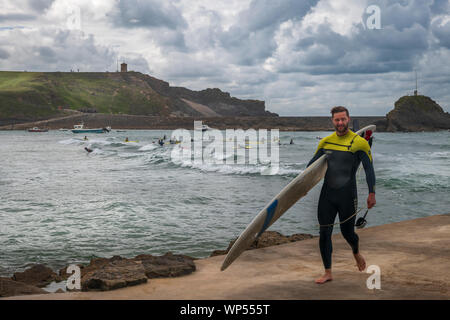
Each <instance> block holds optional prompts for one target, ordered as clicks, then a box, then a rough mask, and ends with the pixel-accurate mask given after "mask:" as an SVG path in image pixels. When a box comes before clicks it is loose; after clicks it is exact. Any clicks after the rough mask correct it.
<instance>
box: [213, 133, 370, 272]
mask: <svg viewBox="0 0 450 320" xmlns="http://www.w3.org/2000/svg"><path fill="white" fill-rule="evenodd" d="M375 129H376V126H375V125H370V126H367V127H364V128H362V129H361V130H358V131H357V132H356V134H358V135H360V136H362V137H364V135H365V134H366V131H369V130H370V131H372V132H374V131H375ZM327 168H328V165H327V161H326V155H322V156H321V157H320V158H319V159H317V160H316V161H314V163H312V164H311V165H310V166H309V167H308V168H307V169H306V170H305V171H303V172H302V173H300V174H299V175H298V176H297V177H296V178H295V179H294V180H292V181H291V182H290V183H289V184H288V185H287V186H286V187H284V188H283V190H281V191H280V193H279V194H277V195H276V196H275V198H273V199H272V200H271V201H270V202H269V203H268V204H267V205H266V206H265V207H264V208H263V209H262V210H261V211H260V212H259V213H258V214H257V215H256V216H255V218H254V219H253V220H252V221H251V222H250V224H249V225H248V226H247V228H245V230H244V231H243V232H242V233H241V235H240V236H239V237H238V239H237V240H236V241H235V243H234V244H233V246H232V247H231V249H230V251H229V252H228V254H227V256H226V257H225V260H224V261H223V263H222V267H221V268H220V270H221V271H223V270H225V269H226V268H228V267H229V266H230V264H231V263H233V261H234V260H236V259H237V258H238V257H239V256H240V255H241V253H242V252H243V251H245V249H247V248H248V247H249V246H250V245H251V244H252V243H253V241H255V240H256V239H257V238H258V237H259V236H260V235H261V234H262V233H263V232H264V231H265V230H266V229H267V228H269V227H270V226H271V225H272V224H273V223H274V222H275V221H277V220H278V219H279V218H280V217H281V216H282V215H283V214H284V213H285V212H286V211H287V210H288V209H289V208H290V207H292V206H293V205H294V204H295V203H296V202H297V201H298V200H300V199H301V198H303V197H304V196H305V195H306V194H307V193H308V192H309V190H311V189H312V188H313V187H314V186H315V185H316V184H318V183H319V182H320V180H322V179H323V177H324V176H325V173H326V171H327Z"/></svg>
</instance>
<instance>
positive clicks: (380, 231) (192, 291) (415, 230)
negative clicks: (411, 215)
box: [7, 214, 450, 300]
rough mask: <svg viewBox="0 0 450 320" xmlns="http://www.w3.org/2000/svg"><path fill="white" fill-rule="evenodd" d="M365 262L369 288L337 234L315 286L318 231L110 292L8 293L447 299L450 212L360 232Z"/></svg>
mask: <svg viewBox="0 0 450 320" xmlns="http://www.w3.org/2000/svg"><path fill="white" fill-rule="evenodd" d="M358 234H359V236H360V243H361V253H362V254H363V256H364V257H365V259H366V262H367V266H370V265H377V266H379V268H380V271H381V289H368V288H367V284H366V282H367V279H368V278H369V277H370V276H371V275H372V274H369V273H366V272H359V271H357V268H356V265H355V262H354V259H353V256H352V253H351V250H350V249H349V247H348V245H347V243H346V242H345V240H344V239H343V238H342V236H341V234H335V235H334V236H333V247H334V252H333V275H334V280H333V281H331V282H328V283H326V284H324V285H317V284H315V283H314V279H315V278H316V277H318V276H320V275H321V272H322V262H321V258H320V253H319V249H318V243H317V242H318V238H313V239H308V240H303V241H298V242H293V243H288V244H283V245H279V246H272V247H268V248H262V249H256V250H250V251H246V252H244V253H243V254H242V256H241V257H240V258H239V259H238V260H237V261H235V262H234V263H233V264H232V265H231V266H230V267H229V268H228V269H227V270H225V271H224V272H221V271H220V266H221V264H222V261H223V259H224V256H216V257H211V258H205V259H200V260H196V261H195V264H196V266H197V271H196V272H194V273H193V274H190V275H188V276H184V277H180V278H170V279H151V280H149V281H148V283H146V284H142V285H138V286H134V287H128V288H123V289H118V290H114V291H107V292H70V293H58V294H56V293H53V294H45V295H29V296H16V297H9V298H7V299H33V300H34V299H36V300H42V299H44V300H52V299H55V300H59V299H62V300H71V299H81V300H105V299H108V300H109V299H135V300H136V299H137V300H142V299H151V300H159V299H179V300H184V299H194V300H197V299H202V300H203V299H204V300H208V299H225V300H226V299H269V300H271V299H352V300H353V299H449V298H450V292H449V287H450V277H449V269H448V266H449V263H450V214H444V215H434V216H429V217H425V218H419V219H414V220H408V221H402V222H397V223H392V224H386V225H381V226H376V227H369V228H366V229H363V230H360V231H358Z"/></svg>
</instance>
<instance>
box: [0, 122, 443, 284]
mask: <svg viewBox="0 0 450 320" xmlns="http://www.w3.org/2000/svg"><path fill="white" fill-rule="evenodd" d="M171 133H172V131H155V130H126V132H117V131H115V130H113V131H112V132H110V133H105V134H91V135H87V137H88V140H87V141H85V140H83V138H84V136H85V134H82V135H77V134H73V133H72V132H70V131H67V132H62V131H49V132H47V133H29V132H25V131H2V132H0V146H1V147H0V159H1V166H0V194H1V202H0V276H11V274H12V273H13V272H16V271H21V270H24V269H25V268H26V267H27V266H29V265H30V264H33V263H42V264H46V265H48V266H49V267H51V268H53V269H55V270H57V269H58V268H62V267H64V266H66V265H68V264H71V263H86V262H88V261H89V260H90V259H91V258H93V257H111V256H113V255H121V256H123V257H134V256H136V255H138V254H152V255H160V254H164V253H166V252H168V251H171V252H173V253H176V254H186V255H190V256H194V257H198V258H201V257H207V256H209V255H210V254H211V252H212V251H213V250H216V249H225V248H226V247H227V246H228V243H229V242H230V241H231V240H232V239H234V238H235V237H237V236H238V235H239V234H240V233H241V232H242V231H243V229H244V228H245V227H246V226H247V224H248V223H249V222H250V221H251V220H252V219H253V217H254V216H255V215H256V214H257V213H258V212H259V211H260V210H261V209H262V208H263V207H264V206H265V205H266V204H267V203H268V201H270V200H271V199H272V198H273V197H274V196H275V195H276V194H277V193H278V192H279V191H280V190H281V189H282V188H283V187H284V186H286V185H287V184H288V183H289V182H290V181H291V180H292V179H294V178H295V177H296V176H297V175H298V174H299V173H301V172H302V171H303V170H304V169H305V167H306V164H307V163H308V161H309V160H310V159H311V158H312V156H313V154H314V152H315V150H316V147H317V144H318V142H319V139H318V138H319V137H325V136H326V135H328V134H330V132H280V142H281V145H279V158H280V164H279V170H278V172H276V174H273V175H264V174H261V172H262V169H264V167H265V166H267V164H264V163H261V162H259V161H258V162H257V163H255V164H250V163H247V164H239V165H238V164H211V163H193V162H190V161H184V160H182V159H180V158H176V157H173V149H174V148H180V145H166V146H163V147H161V146H159V145H158V144H157V143H155V142H157V140H158V138H161V137H163V136H164V135H166V136H167V137H168V138H169V137H170V136H171ZM126 137H128V139H129V140H131V141H137V142H128V143H126V142H124V140H125V138H126ZM291 139H293V142H294V144H289V142H290V140H291ZM85 147H88V148H90V149H92V150H93V152H91V153H87V152H86V151H85V149H84V148H85ZM372 153H373V162H374V167H375V174H376V180H377V183H376V200H377V205H376V206H375V207H374V208H373V209H372V210H370V211H369V214H368V215H367V218H366V219H367V220H368V226H376V225H382V224H387V223H392V222H397V221H402V220H407V219H414V218H418V217H425V216H430V215H435V214H443V213H449V212H450V197H449V195H450V132H447V131H441V132H434V133H376V135H375V138H374V144H373V148H372ZM223 157H224V159H226V158H229V157H235V155H234V154H225V155H224V156H223ZM357 180H358V196H359V207H360V208H362V211H361V214H362V213H364V211H365V210H364V208H365V206H366V199H367V193H368V189H367V184H366V182H365V173H364V170H362V169H361V170H359V171H358V173H357ZM321 184H322V183H319V184H318V185H317V186H316V187H315V188H314V189H312V190H311V191H310V192H309V193H308V195H307V196H305V197H304V198H303V199H301V200H300V201H299V202H298V203H297V204H295V205H294V206H293V207H292V208H291V209H289V211H288V212H286V213H285V215H283V216H282V217H281V218H280V219H279V220H278V221H277V222H276V223H275V224H274V225H272V226H271V227H270V229H269V230H273V231H278V232H281V233H283V234H285V235H290V234H294V233H310V234H314V235H317V234H318V230H319V228H318V225H317V224H318V222H317V202H318V199H319V193H320V187H321ZM334 232H339V227H336V228H335V230H334Z"/></svg>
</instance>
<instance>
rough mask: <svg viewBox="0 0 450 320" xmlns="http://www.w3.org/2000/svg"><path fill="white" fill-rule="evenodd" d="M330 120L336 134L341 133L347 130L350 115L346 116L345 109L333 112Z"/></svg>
mask: <svg viewBox="0 0 450 320" xmlns="http://www.w3.org/2000/svg"><path fill="white" fill-rule="evenodd" d="M331 120H332V121H333V125H334V128H335V129H336V133H337V134H338V135H343V134H345V133H346V132H347V130H348V123H349V121H350V117H348V116H347V113H346V112H345V111H342V112H337V113H335V114H334V115H333V118H332V119H331Z"/></svg>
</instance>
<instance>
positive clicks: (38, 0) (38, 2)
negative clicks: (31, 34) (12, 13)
mask: <svg viewBox="0 0 450 320" xmlns="http://www.w3.org/2000/svg"><path fill="white" fill-rule="evenodd" d="M53 2H54V0H28V5H29V6H30V7H31V8H32V9H33V10H35V11H38V12H43V11H45V10H47V9H48V8H50V7H51V5H52V4H53Z"/></svg>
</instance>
